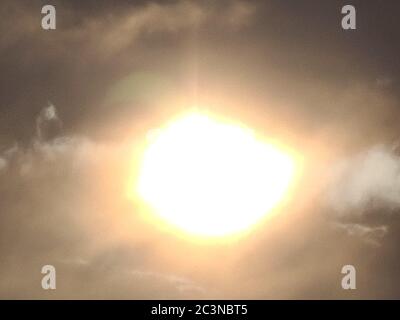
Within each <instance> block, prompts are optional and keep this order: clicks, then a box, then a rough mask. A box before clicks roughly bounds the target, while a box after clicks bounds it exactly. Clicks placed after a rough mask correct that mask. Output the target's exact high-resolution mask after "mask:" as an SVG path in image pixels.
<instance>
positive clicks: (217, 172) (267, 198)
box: [137, 113, 294, 237]
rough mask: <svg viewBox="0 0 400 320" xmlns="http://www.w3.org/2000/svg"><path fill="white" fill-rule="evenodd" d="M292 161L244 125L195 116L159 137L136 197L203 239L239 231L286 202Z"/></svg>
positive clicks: (151, 148) (175, 123)
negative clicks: (285, 196)
mask: <svg viewBox="0 0 400 320" xmlns="http://www.w3.org/2000/svg"><path fill="white" fill-rule="evenodd" d="M293 171H294V164H293V160H292V158H291V157H289V156H288V155H287V154H285V153H284V152H282V151H280V150H279V149H278V148H277V147H274V146H273V145H269V144H266V143H264V142H262V141H260V140H258V139H257V138H256V137H255V135H254V134H253V133H252V131H250V130H248V129H246V128H243V127H242V126H239V125H234V124H229V123H225V122H221V121H219V120H215V119H213V118H211V117H209V116H206V115H202V114H197V113H193V114H189V115H185V116H183V117H181V118H178V119H177V120H175V121H173V122H172V123H170V124H169V125H167V126H166V127H165V128H163V129H160V130H159V132H158V133H157V134H154V135H152V138H151V141H150V142H149V145H148V146H147V148H146V150H145V152H144V155H143V159H142V163H141V167H140V171H139V178H138V180H137V192H138V194H139V196H140V197H141V198H142V200H144V201H145V202H146V203H147V204H148V205H149V206H150V207H151V208H152V209H153V210H154V212H155V213H156V214H157V215H159V216H160V217H161V218H162V219H163V220H164V221H166V222H167V223H169V224H172V225H173V226H175V227H178V228H179V229H181V230H182V231H184V232H187V233H190V234H193V235H197V236H206V237H210V236H225V235H230V234H234V233H237V232H240V231H243V230H246V229H248V228H249V227H251V226H253V225H255V224H256V223H257V222H259V221H260V220H261V219H262V218H263V217H264V216H265V215H266V214H267V213H268V212H270V211H271V209H272V208H274V207H275V206H276V205H277V204H278V202H280V201H281V200H282V198H283V197H284V195H285V193H286V191H287V190H288V187H289V185H290V182H291V179H292V177H293Z"/></svg>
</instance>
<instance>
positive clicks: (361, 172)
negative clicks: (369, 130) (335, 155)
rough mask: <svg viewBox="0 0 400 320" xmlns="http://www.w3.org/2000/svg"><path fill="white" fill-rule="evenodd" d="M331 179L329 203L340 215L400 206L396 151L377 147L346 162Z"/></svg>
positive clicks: (334, 169)
mask: <svg viewBox="0 0 400 320" xmlns="http://www.w3.org/2000/svg"><path fill="white" fill-rule="evenodd" d="M331 177H332V180H331V184H330V188H329V196H328V201H329V204H330V205H331V206H332V207H333V208H334V210H335V211H336V212H337V213H339V214H340V215H349V214H350V215H362V214H364V213H365V212H366V210H367V209H368V208H374V207H375V208H376V207H378V208H379V207H383V208H386V209H396V208H399V207H400V157H399V156H398V155H397V154H396V153H395V151H394V150H393V148H388V147H386V146H384V145H377V146H375V147H373V148H371V149H369V150H367V151H365V152H362V153H360V154H358V155H356V156H354V157H351V158H348V159H345V160H342V161H341V162H340V163H339V164H338V165H337V166H336V167H334V168H333V171H332V175H331Z"/></svg>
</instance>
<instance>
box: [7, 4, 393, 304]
mask: <svg viewBox="0 0 400 320" xmlns="http://www.w3.org/2000/svg"><path fill="white" fill-rule="evenodd" d="M45 4H53V5H54V6H55V8H56V10H57V11H56V12H57V28H56V30H49V31H46V30H43V29H42V28H41V19H42V16H43V15H42V14H41V8H42V6H43V5H45ZM345 4H349V2H348V1H333V0H332V1H317V0H314V1H311V0H301V1H278V0H276V1H273V0H270V1H268V0H266V1H241V0H237V1H211V0H210V1H128V0H121V1H111V0H110V1H105V0H104V1H103V0H101V1H100V0H96V1H94V0H93V1H92V0H90V1H89V0H87V1H56V0H52V1H28V0H26V1H24V0H18V1H13V0H3V1H2V5H1V6H0V29H1V30H2V32H1V34H0V70H1V73H0V256H1V259H0V297H1V298H35V299H36V298H114V299H115V298H123V299H131V298H132V299H135V298H141V299H147V298H173V299H174V298H256V299H274V298H289V299H298V298H300V299H308V298H312V299H316V298H323V299H327V298H340V299H343V298H344V299H347V298H400V280H399V277H398V270H400V256H399V250H398V244H399V241H400V214H399V213H400V145H399V142H400V140H399V136H400V129H399V126H398V120H399V119H400V110H399V99H400V96H399V93H398V92H399V80H400V79H399V75H400V62H399V59H398V57H399V54H400V44H399V41H398V39H399V38H400V27H399V21H398V16H399V14H400V3H399V2H398V1H394V0H393V1H392V0H385V1H384V2H383V1H377V0H375V1H372V0H371V1H366V0H364V1H356V0H353V1H351V4H352V5H354V6H355V8H356V10H357V29H356V30H343V29H342V28H341V19H342V14H341V12H340V11H341V8H342V6H343V5H345ZM194 105H197V106H199V107H200V108H205V109H207V110H210V111H212V112H215V113H217V114H222V115H223V116H225V117H228V118H232V119H235V120H239V121H242V122H243V123H245V124H246V125H247V126H249V127H251V128H253V129H255V130H256V131H257V132H260V133H262V134H263V135H266V136H269V137H271V138H273V139H275V140H277V141H279V142H280V143H282V144H284V145H287V146H288V147H289V148H291V149H293V150H296V152H297V153H299V154H301V156H302V158H303V165H304V167H303V171H302V177H301V179H299V181H298V183H297V185H296V188H295V192H294V193H293V196H292V197H291V198H290V199H288V201H287V203H286V204H285V206H284V207H283V208H282V209H281V210H280V212H279V214H276V215H274V217H272V218H271V219H270V220H269V221H267V222H266V223H264V224H262V225H261V226H259V227H258V228H257V229H256V230H255V231H254V232H252V233H251V234H250V235H248V236H247V237H245V238H242V239H239V240H237V241H236V242H234V243H229V244H226V243H209V244H198V243H194V242H192V241H190V240H189V239H184V238H180V237H176V236H174V235H173V234H169V233H166V232H163V231H162V230H160V229H159V228H157V227H156V226H154V225H152V224H149V223H147V222H146V221H145V220H143V219H142V216H141V214H140V213H139V212H138V208H137V207H136V206H135V205H134V204H133V203H132V201H130V200H129V199H128V198H127V197H126V186H127V183H128V181H127V180H128V179H127V176H128V172H129V170H130V168H131V166H132V165H133V164H132V159H131V155H132V153H134V152H135V151H136V150H138V149H139V148H140V145H141V142H142V141H143V140H144V139H145V137H146V134H147V132H148V131H149V130H151V129H153V128H156V127H157V126H160V125H162V124H163V122H164V121H165V120H167V119H169V118H170V117H173V116H174V115H175V114H177V113H179V112H182V111H184V110H185V109H187V108H189V107H191V106H194ZM46 264H50V265H54V266H55V267H56V270H57V289H56V290H54V291H52V290H50V291H44V290H42V288H41V285H40V281H41V279H42V276H43V275H42V274H41V273H40V271H41V268H42V266H43V265H46ZM347 264H351V265H354V266H355V268H356V270H357V290H347V291H346V290H343V289H342V288H341V279H342V276H343V275H342V274H341V273H340V272H341V268H342V266H344V265H347Z"/></svg>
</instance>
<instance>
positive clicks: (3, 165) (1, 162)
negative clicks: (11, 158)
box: [0, 157, 7, 172]
mask: <svg viewBox="0 0 400 320" xmlns="http://www.w3.org/2000/svg"><path fill="white" fill-rule="evenodd" d="M6 167H7V161H6V159H4V158H1V157H0V172H1V171H2V170H4V169H5V168H6Z"/></svg>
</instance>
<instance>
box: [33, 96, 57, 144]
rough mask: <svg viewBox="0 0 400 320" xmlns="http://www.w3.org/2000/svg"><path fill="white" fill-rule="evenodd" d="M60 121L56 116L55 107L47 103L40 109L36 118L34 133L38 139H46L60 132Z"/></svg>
mask: <svg viewBox="0 0 400 320" xmlns="http://www.w3.org/2000/svg"><path fill="white" fill-rule="evenodd" d="M61 128H62V122H61V120H60V119H59V117H58V114H57V109H56V107H55V106H54V105H53V104H51V103H49V105H48V106H47V107H45V108H43V109H42V111H41V112H40V114H39V115H38V117H37V118H36V134H37V138H38V139H39V140H48V139H51V138H52V137H55V136H57V135H59V134H60V132H61Z"/></svg>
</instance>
